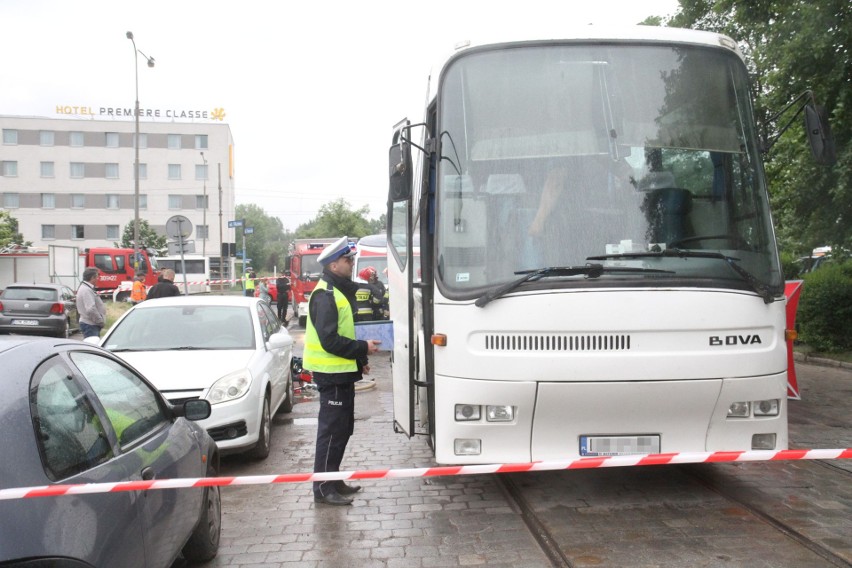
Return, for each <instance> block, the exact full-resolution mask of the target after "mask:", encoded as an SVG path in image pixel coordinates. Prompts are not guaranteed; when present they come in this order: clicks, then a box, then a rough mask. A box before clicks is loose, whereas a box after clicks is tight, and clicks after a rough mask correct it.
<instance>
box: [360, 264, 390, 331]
mask: <svg viewBox="0 0 852 568" xmlns="http://www.w3.org/2000/svg"><path fill="white" fill-rule="evenodd" d="M358 278H360V279H361V280H364V282H365V283H366V285H364V286H363V288H366V289H368V290H369V298H367V301H368V302H369V306H368V307H369V310H370V311H369V317H365V318H363V319H359V320H358V321H366V320H381V319H388V318H387V316H386V313H387V310H388V306H387V297H386V296H387V289H386V288H385V285H384V283H383V282H382V281H381V280H379V274H378V272H376V269H375V268H373V267H372V266H368V267H366V268H364V270H362V271H361V272H359V273H358ZM358 293H359V294H360V293H362V292H361V289H359V290H358ZM361 311H362V308H361V303H360V298H359V303H358V313H359V315H360V314H361Z"/></svg>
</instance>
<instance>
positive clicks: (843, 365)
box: [793, 351, 852, 371]
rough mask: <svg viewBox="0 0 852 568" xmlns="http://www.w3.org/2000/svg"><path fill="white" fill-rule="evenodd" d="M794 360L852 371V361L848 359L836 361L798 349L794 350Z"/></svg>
mask: <svg viewBox="0 0 852 568" xmlns="http://www.w3.org/2000/svg"><path fill="white" fill-rule="evenodd" d="M793 360H794V361H796V362H797V363H808V364H810V365H820V366H822V367H837V368H840V369H845V370H847V371H852V363H847V362H846V361H835V360H834V359H826V358H825V357H814V356H813V355H808V354H807V353H800V352H798V351H793Z"/></svg>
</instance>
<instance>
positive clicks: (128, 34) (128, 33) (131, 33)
mask: <svg viewBox="0 0 852 568" xmlns="http://www.w3.org/2000/svg"><path fill="white" fill-rule="evenodd" d="M127 39H129V40H132V39H133V32H127Z"/></svg>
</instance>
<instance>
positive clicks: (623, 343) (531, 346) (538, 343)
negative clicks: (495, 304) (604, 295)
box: [485, 334, 630, 351]
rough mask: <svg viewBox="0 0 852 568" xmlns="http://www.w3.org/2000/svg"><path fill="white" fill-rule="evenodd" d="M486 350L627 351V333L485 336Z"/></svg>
mask: <svg viewBox="0 0 852 568" xmlns="http://www.w3.org/2000/svg"><path fill="white" fill-rule="evenodd" d="M485 349H486V350H488V351H627V350H628V349H630V336H629V335H538V334H535V335H510V334H500V335H496V334H491V335H486V336H485Z"/></svg>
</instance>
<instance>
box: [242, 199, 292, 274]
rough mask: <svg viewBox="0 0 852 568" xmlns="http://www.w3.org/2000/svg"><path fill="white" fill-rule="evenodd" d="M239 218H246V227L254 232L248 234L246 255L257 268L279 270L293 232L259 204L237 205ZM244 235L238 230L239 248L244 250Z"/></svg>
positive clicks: (253, 266)
mask: <svg viewBox="0 0 852 568" xmlns="http://www.w3.org/2000/svg"><path fill="white" fill-rule="evenodd" d="M236 218H237V219H245V227H251V229H252V232H251V234H249V235H246V256H247V257H248V258H250V259H251V266H252V268H254V269H255V270H267V271H270V272H271V271H272V270H273V269H277V270H278V271H279V272H280V271H281V270H282V267H283V265H284V258H285V257H286V256H287V247H288V245H289V244H290V241H292V240H293V239H292V237H293V236H292V234H291V233H289V232H286V231H284V225H283V223H281V219H279V218H278V217H271V216H269V215H267V213H266V212H265V211H264V210H263V209H262V208H261V207H259V206H257V205H255V204H253V203H251V204H245V205H237V211H236ZM242 246H243V241H242V235H241V234H240V232H239V230H237V249H238V250H242Z"/></svg>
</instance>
